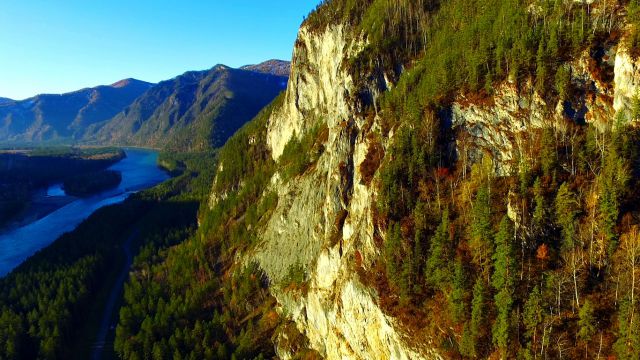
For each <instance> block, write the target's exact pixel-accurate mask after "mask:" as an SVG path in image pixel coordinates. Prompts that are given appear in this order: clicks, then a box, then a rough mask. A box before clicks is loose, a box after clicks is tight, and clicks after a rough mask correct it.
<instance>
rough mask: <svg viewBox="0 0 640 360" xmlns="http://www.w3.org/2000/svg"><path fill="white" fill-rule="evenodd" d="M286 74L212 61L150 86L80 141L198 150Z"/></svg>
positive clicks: (268, 96)
mask: <svg viewBox="0 0 640 360" xmlns="http://www.w3.org/2000/svg"><path fill="white" fill-rule="evenodd" d="M286 82H287V78H286V77H284V76H276V75H271V74H265V73H260V72H254V71H249V70H241V69H232V68H230V67H227V66H224V65H217V66H215V67H213V68H212V69H210V70H207V71H191V72H187V73H185V74H183V75H180V76H178V77H176V78H174V79H171V80H167V81H163V82H160V83H159V84H157V85H156V86H154V87H152V88H151V89H149V90H148V91H146V92H145V93H144V94H142V95H141V96H140V97H139V98H138V99H136V100H135V101H134V102H133V103H132V104H131V105H130V106H127V107H126V108H125V109H124V110H122V111H121V112H120V113H119V114H117V115H116V116H115V117H114V118H113V119H111V120H109V121H106V122H104V123H99V124H95V125H94V126H93V127H92V129H91V130H90V132H92V133H91V135H89V136H87V137H86V138H85V140H87V141H91V142H97V143H101V144H120V145H136V146H150V147H157V148H171V149H176V150H202V149H206V148H208V147H210V146H213V147H218V146H221V145H222V144H224V142H225V141H226V140H227V138H228V137H229V136H231V135H232V134H233V133H234V132H235V131H236V130H237V129H239V128H240V127H241V126H242V125H244V124H245V123H246V122H247V121H249V120H250V119H251V118H253V117H254V116H255V115H256V114H257V113H258V111H260V109H262V108H263V107H264V106H265V105H266V104H268V103H269V102H271V101H272V100H273V98H274V97H275V96H276V95H278V94H279V93H280V92H281V91H282V90H283V89H284V88H285V86H286Z"/></svg>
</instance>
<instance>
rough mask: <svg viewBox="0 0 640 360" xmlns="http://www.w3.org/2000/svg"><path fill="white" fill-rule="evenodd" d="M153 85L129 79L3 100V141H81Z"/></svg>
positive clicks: (0, 125) (0, 132)
mask: <svg viewBox="0 0 640 360" xmlns="http://www.w3.org/2000/svg"><path fill="white" fill-rule="evenodd" d="M151 86H153V84H150V83H147V82H144V81H139V80H135V79H125V80H122V81H119V82H117V83H115V84H112V85H109V86H98V87H95V88H88V89H82V90H78V91H75V92H71V93H67V94H61V95H52V94H48V95H38V96H35V97H33V98H29V99H26V100H22V101H11V100H9V101H5V100H3V99H0V141H2V142H40V141H77V140H79V139H81V138H82V137H83V136H84V132H85V131H86V129H87V128H88V127H89V126H91V125H93V124H96V123H100V122H102V121H106V120H109V119H111V118H112V117H113V116H115V115H116V114H117V113H119V112H120V111H122V109H124V108H125V107H126V106H127V105H129V104H131V103H132V102H133V100H135V99H136V98H137V97H138V96H140V95H141V94H142V93H144V92H145V91H147V90H148V89H149V88H150V87H151Z"/></svg>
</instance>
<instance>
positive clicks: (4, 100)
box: [0, 97, 15, 106]
mask: <svg viewBox="0 0 640 360" xmlns="http://www.w3.org/2000/svg"><path fill="white" fill-rule="evenodd" d="M14 101H15V100H11V99H8V98H3V97H0V106H2V105H7V104H11V103H13V102H14Z"/></svg>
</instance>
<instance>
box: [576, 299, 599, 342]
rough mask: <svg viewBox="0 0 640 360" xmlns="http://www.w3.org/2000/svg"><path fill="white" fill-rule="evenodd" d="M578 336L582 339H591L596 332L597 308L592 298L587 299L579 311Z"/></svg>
mask: <svg viewBox="0 0 640 360" xmlns="http://www.w3.org/2000/svg"><path fill="white" fill-rule="evenodd" d="M578 317H579V319H578V337H579V338H580V340H582V341H585V342H587V341H589V339H591V337H592V336H593V335H594V334H595V333H596V330H597V328H596V318H595V309H594V308H593V304H592V303H591V301H590V300H586V301H585V302H584V303H583V304H582V307H581V308H580V311H579V313H578Z"/></svg>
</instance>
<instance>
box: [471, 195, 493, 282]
mask: <svg viewBox="0 0 640 360" xmlns="http://www.w3.org/2000/svg"><path fill="white" fill-rule="evenodd" d="M472 215H473V219H472V222H471V241H470V244H469V245H470V247H471V252H472V255H473V260H474V262H475V263H476V264H477V265H478V266H480V267H482V269H483V271H488V267H489V262H490V261H491V252H492V246H491V238H492V232H491V207H490V199H489V189H488V187H487V185H483V186H481V187H480V188H479V189H478V193H477V195H476V200H475V202H474V203H473V208H472Z"/></svg>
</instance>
